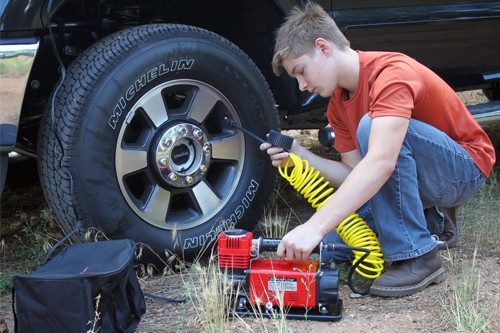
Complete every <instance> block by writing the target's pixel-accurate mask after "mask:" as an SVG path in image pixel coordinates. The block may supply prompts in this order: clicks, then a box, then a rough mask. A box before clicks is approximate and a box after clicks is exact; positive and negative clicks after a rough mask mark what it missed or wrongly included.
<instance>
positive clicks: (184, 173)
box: [155, 123, 211, 187]
mask: <svg viewBox="0 0 500 333" xmlns="http://www.w3.org/2000/svg"><path fill="white" fill-rule="evenodd" d="M210 158H211V147H210V143H209V141H208V137H207V136H206V135H205V133H204V132H203V131H202V130H201V129H200V128H199V127H197V126H195V125H193V124H189V123H182V124H177V125H175V126H173V127H170V128H168V129H167V130H166V131H165V133H163V135H162V137H161V138H160V140H159V141H158V144H157V146H156V151H155V162H156V164H155V165H156V167H157V168H158V171H159V174H160V175H161V177H162V178H163V180H165V181H166V182H167V183H168V184H169V185H171V186H174V187H188V186H192V185H193V184H196V183H197V182H199V181H200V180H201V178H202V177H203V175H204V174H205V173H206V172H207V170H208V164H209V162H210Z"/></svg>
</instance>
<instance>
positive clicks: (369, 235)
mask: <svg viewBox="0 0 500 333" xmlns="http://www.w3.org/2000/svg"><path fill="white" fill-rule="evenodd" d="M290 162H293V165H294V167H293V168H290V167H289V166H290ZM278 170H279V173H280V174H281V176H282V177H283V178H285V179H286V180H288V182H289V183H290V184H291V185H292V186H293V188H295V189H296V190H297V192H299V193H300V194H301V195H303V196H304V198H306V199H307V201H308V202H309V203H310V204H311V205H312V207H313V208H315V209H316V210H319V209H320V208H321V207H323V205H324V204H325V203H326V202H327V201H328V200H329V199H330V198H331V197H332V195H333V194H334V193H333V192H334V189H333V188H332V187H331V186H329V184H330V183H329V182H328V181H327V180H325V179H324V177H322V176H321V175H320V173H319V171H316V170H314V168H313V167H311V166H309V162H308V161H306V160H303V159H301V158H300V157H299V156H297V155H295V154H292V153H290V158H289V159H288V160H287V161H286V163H285V166H284V167H282V166H279V167H278ZM290 170H291V172H290ZM336 231H337V233H338V234H339V235H340V237H341V238H342V240H343V241H344V243H345V244H346V245H347V246H352V247H360V248H365V249H367V250H369V251H370V254H369V255H368V257H366V258H365V259H364V260H362V262H361V263H357V261H358V260H360V259H361V257H363V255H364V254H365V253H363V252H361V251H355V250H354V251H353V253H354V260H353V266H356V264H357V267H356V272H357V273H358V274H359V275H361V276H363V277H365V278H368V279H376V278H377V277H379V276H380V274H381V273H382V269H383V268H384V259H383V254H382V250H381V249H380V244H379V241H378V238H377V235H375V233H374V232H373V230H371V229H370V227H369V226H368V225H367V224H366V222H365V221H364V220H363V219H362V218H361V217H359V215H358V214H351V215H350V216H349V217H347V218H346V219H345V220H344V221H342V222H341V223H340V224H339V226H338V227H337V228H336Z"/></svg>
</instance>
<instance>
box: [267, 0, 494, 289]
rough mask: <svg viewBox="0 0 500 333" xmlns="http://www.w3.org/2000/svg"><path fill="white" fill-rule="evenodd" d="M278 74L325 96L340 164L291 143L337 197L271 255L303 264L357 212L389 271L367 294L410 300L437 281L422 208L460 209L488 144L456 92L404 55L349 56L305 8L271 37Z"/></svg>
mask: <svg viewBox="0 0 500 333" xmlns="http://www.w3.org/2000/svg"><path fill="white" fill-rule="evenodd" d="M450 56H452V55H450ZM282 68H284V69H285V70H286V72H287V73H288V74H289V75H290V76H291V77H293V78H295V79H296V80H297V81H298V85H299V88H300V90H301V91H305V90H307V91H309V92H311V93H313V94H319V95H321V96H323V97H330V103H329V105H328V120H329V122H330V124H331V126H332V128H333V130H334V132H335V149H336V150H337V151H338V152H339V153H340V155H341V161H340V162H338V161H332V160H327V159H324V158H321V157H319V156H317V155H315V154H313V153H311V152H310V151H309V150H307V149H305V148H303V147H301V146H300V145H299V144H298V143H297V142H296V141H294V142H293V145H292V148H291V150H290V152H292V153H294V154H296V155H298V156H300V157H301V158H303V159H306V160H308V161H309V163H310V164H311V165H312V166H313V167H314V168H315V169H316V170H319V171H320V172H321V174H322V176H324V177H325V178H326V179H327V180H329V181H330V183H331V184H332V185H333V186H334V187H335V188H337V192H336V193H335V195H334V196H333V197H332V198H331V199H330V200H329V201H328V203H326V204H325V205H324V206H323V208H321V209H320V210H319V211H317V212H316V213H315V214H314V215H313V216H312V217H311V218H310V219H309V220H308V221H307V222H305V223H303V224H301V225H299V226H298V227H296V228H295V229H293V230H291V231H290V232H289V233H287V234H286V235H285V237H284V238H283V239H282V241H281V243H280V245H279V247H278V254H279V255H280V256H282V257H285V258H288V259H306V258H308V257H309V255H310V253H311V252H312V250H313V249H314V248H315V247H316V246H317V245H318V243H319V242H320V241H321V240H322V239H323V238H324V237H325V236H327V235H331V232H332V229H335V228H336V227H337V226H338V225H339V223H340V222H342V221H343V220H344V219H345V218H346V217H347V216H349V215H350V214H351V213H352V212H355V211H359V210H360V209H362V208H363V210H364V212H365V213H366V212H369V213H370V214H371V215H372V218H373V225H372V227H373V229H375V231H376V232H377V234H378V237H379V241H380V245H381V248H382V252H383V253H384V259H385V260H386V261H388V262H390V263H392V265H390V266H389V267H388V268H386V270H385V272H384V273H383V274H382V275H381V276H380V277H378V278H377V279H376V280H375V281H374V282H373V284H372V286H371V288H370V292H371V293H372V294H375V295H380V296H404V295H411V294H413V293H416V292H419V291H421V290H423V289H425V288H426V287H427V286H428V285H430V284H432V283H439V282H441V281H443V280H444V279H445V272H444V269H443V267H442V263H441V259H440V257H439V254H438V252H437V248H436V245H437V243H438V241H437V240H436V238H435V237H433V235H431V233H430V232H429V230H428V228H427V223H428V222H427V221H426V214H425V213H424V210H425V209H428V208H432V207H435V206H439V207H455V206H457V205H460V204H462V203H463V202H464V201H466V200H467V199H469V198H470V197H471V196H472V195H473V194H474V193H476V192H477V190H478V189H479V188H480V186H481V185H482V184H483V182H484V181H485V179H486V177H488V175H489V173H490V171H491V169H492V166H493V164H494V162H495V152H494V149H493V145H492V144H491V141H490V140H489V138H488V136H487V135H486V133H485V132H484V131H483V130H482V129H481V127H480V126H479V125H478V123H477V122H476V121H475V120H474V118H473V117H472V116H471V114H470V113H469V112H468V110H467V108H466V107H465V105H464V104H463V103H462V102H461V100H460V99H459V97H458V96H457V94H456V93H455V92H454V91H453V90H452V89H451V88H450V87H449V86H448V85H447V84H446V83H445V82H444V81H443V80H442V79H440V78H439V77H438V76H437V75H436V74H435V73H433V72H432V71H431V70H429V69H428V68H426V67H425V66H423V65H422V64H420V63H418V62H417V61H415V60H414V59H412V58H410V57H408V56H405V55H403V54H400V53H391V52H362V51H355V50H353V49H351V48H350V44H349V42H348V40H347V39H346V38H345V36H344V35H343V34H342V33H341V31H340V30H339V29H338V27H337V26H336V24H335V22H334V21H333V19H332V18H331V17H330V16H329V15H328V14H327V13H326V12H325V11H324V10H323V9H322V8H321V7H320V6H319V5H314V4H309V5H307V6H306V7H305V8H304V9H299V8H296V9H295V10H294V11H293V12H292V13H291V15H290V16H289V17H288V18H287V19H286V21H285V22H284V23H283V25H282V26H281V27H280V28H279V29H278V31H277V34H276V44H275V50H274V57H273V70H274V72H275V73H276V75H280V74H281V71H282ZM261 149H262V150H265V151H267V153H268V154H269V155H270V158H271V160H272V163H273V165H274V166H278V165H284V163H285V161H286V160H287V159H288V156H289V154H288V153H287V152H284V151H283V150H282V149H281V148H279V147H271V146H270V145H269V144H267V143H265V144H262V145H261ZM434 211H437V210H434ZM329 233H330V234H329Z"/></svg>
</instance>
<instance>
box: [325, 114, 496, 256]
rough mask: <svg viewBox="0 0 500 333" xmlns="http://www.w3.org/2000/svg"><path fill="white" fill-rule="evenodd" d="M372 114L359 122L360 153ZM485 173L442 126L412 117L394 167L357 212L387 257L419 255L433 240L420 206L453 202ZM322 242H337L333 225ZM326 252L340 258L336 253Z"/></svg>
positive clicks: (464, 196)
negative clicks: (442, 129)
mask: <svg viewBox="0 0 500 333" xmlns="http://www.w3.org/2000/svg"><path fill="white" fill-rule="evenodd" d="M370 126H371V118H370V117H369V116H368V115H365V116H364V117H363V118H362V119H361V121H360V123H359V126H358V131H357V140H358V143H359V147H360V150H361V154H362V155H363V156H365V155H366V153H367V151H368V138H369V136H370ZM485 179H486V177H485V176H484V175H483V173H482V172H481V171H480V170H479V169H478V168H477V167H476V166H475V164H474V162H473V161H472V158H471V157H470V155H469V153H467V151H466V150H465V149H463V148H462V147H461V146H460V145H459V144H457V143H456V142H455V141H453V140H452V139H451V138H450V137H448V135H446V134H445V133H443V132H442V131H440V130H438V129H436V128H435V127H433V126H430V125H428V124H426V123H423V122H421V121H418V120H414V119H411V120H410V124H409V127H408V131H407V133H406V136H405V139H404V142H403V146H402V147H401V151H400V153H399V156H398V161H397V163H396V168H395V170H394V172H393V174H392V175H391V177H390V178H389V180H388V181H387V182H386V183H385V184H384V186H382V188H381V189H380V190H379V191H378V193H377V194H376V195H375V196H373V197H372V199H370V201H369V202H368V203H367V204H365V205H364V206H363V207H361V208H360V209H359V210H358V211H357V213H358V214H359V215H360V216H361V217H362V218H364V219H365V222H367V223H368V225H369V226H370V227H371V228H372V229H373V230H374V231H375V232H376V233H377V234H378V238H379V241H380V246H381V248H382V252H383V254H384V259H385V260H387V261H397V260H405V259H410V258H416V257H419V256H421V255H423V254H425V253H427V252H429V251H431V250H432V249H433V248H434V247H435V246H436V240H435V238H433V237H432V235H431V234H430V232H429V230H428V228H427V222H426V218H425V216H424V209H425V208H429V207H432V206H441V207H454V206H458V205H460V204H462V203H464V202H465V201H466V200H467V199H469V198H470V197H471V196H472V195H474V194H475V193H476V192H477V191H478V190H479V188H480V187H481V185H482V184H483V183H484V181H485ZM324 241H326V242H333V243H335V242H339V241H341V240H340V237H339V236H338V235H337V234H336V232H335V231H333V232H330V233H329V234H328V235H327V236H325V239H324ZM326 257H327V258H330V259H336V260H342V258H343V259H345V256H343V255H342V254H341V253H339V254H333V255H332V256H331V257H330V256H329V255H328V254H326Z"/></svg>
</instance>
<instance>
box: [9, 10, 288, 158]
mask: <svg viewBox="0 0 500 333" xmlns="http://www.w3.org/2000/svg"><path fill="white" fill-rule="evenodd" d="M283 15H284V14H283V12H282V11H281V9H280V8H279V7H278V5H277V4H276V2H275V1H272V0H269V1H256V2H254V1H232V0H212V1H207V0H190V1H184V0H175V1H162V0H85V1H81V0H67V1H64V3H63V4H62V5H60V6H59V7H58V8H57V11H55V12H54V13H53V14H52V16H51V18H50V26H51V27H52V29H51V30H52V36H50V31H49V29H46V28H43V29H40V30H38V31H36V32H35V34H36V35H37V36H38V37H39V38H40V40H41V43H40V44H41V48H40V50H39V52H38V54H37V57H36V59H35V64H34V66H33V70H32V72H31V74H30V79H29V81H28V82H29V84H28V86H27V87H26V98H25V99H24V105H23V112H22V116H21V121H20V128H19V138H21V139H22V140H20V141H21V142H19V143H18V146H23V147H24V149H27V150H29V151H31V152H32V153H35V147H36V137H37V129H38V119H39V117H40V115H41V114H42V112H43V110H44V108H45V105H46V104H47V102H48V100H49V96H50V94H51V93H52V90H53V88H54V86H55V85H56V83H57V82H58V80H59V76H60V73H59V72H60V71H59V69H58V68H59V64H58V62H57V61H56V59H57V56H56V54H55V52H54V49H57V52H58V55H59V56H60V58H61V59H62V61H63V63H64V65H65V66H68V65H69V64H70V63H71V62H72V61H73V60H74V59H75V58H76V57H77V56H78V55H79V54H80V53H82V52H83V51H84V50H85V49H87V48H88V47H89V46H90V45H92V44H93V43H95V42H96V41H97V40H99V39H101V38H103V37H105V36H107V35H110V34H112V33H114V32H116V31H119V30H123V29H126V28H129V27H132V26H137V25H144V24H152V23H178V24H186V25H192V26H196V27H200V28H203V29H206V30H210V31H213V32H215V33H217V34H219V35H221V36H223V37H225V38H227V39H228V40H230V41H231V42H233V43H234V44H236V45H237V46H238V47H239V48H241V49H242V50H243V51H244V52H245V53H246V54H247V55H248V56H249V57H250V58H251V59H252V60H253V61H254V62H255V63H256V65H257V67H258V68H259V69H260V70H261V72H262V73H263V75H264V77H265V78H266V80H267V82H268V84H269V85H270V87H271V90H272V92H273V94H274V95H275V99H276V100H277V101H279V100H280V98H279V97H278V95H281V96H287V95H288V94H287V93H284V92H280V88H279V86H280V84H279V81H280V79H279V78H277V77H275V76H274V74H273V73H272V68H271V60H272V54H273V44H274V40H273V39H274V31H275V29H276V28H277V27H278V25H279V24H280V23H281V21H282V17H283ZM53 42H55V44H56V45H55V47H54V45H53ZM276 87H278V88H276ZM281 104H284V103H281ZM34 129H35V130H34ZM23 142H24V143H23Z"/></svg>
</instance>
